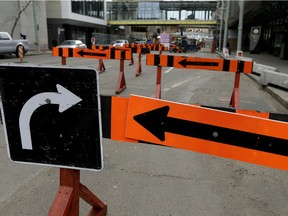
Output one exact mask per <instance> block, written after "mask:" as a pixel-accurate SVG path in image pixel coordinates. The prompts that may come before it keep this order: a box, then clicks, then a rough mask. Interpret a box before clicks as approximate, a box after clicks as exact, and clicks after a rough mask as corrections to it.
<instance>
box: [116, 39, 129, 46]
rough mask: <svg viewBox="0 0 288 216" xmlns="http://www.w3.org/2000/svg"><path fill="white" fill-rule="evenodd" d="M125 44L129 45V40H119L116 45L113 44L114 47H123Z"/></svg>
mask: <svg viewBox="0 0 288 216" xmlns="http://www.w3.org/2000/svg"><path fill="white" fill-rule="evenodd" d="M124 44H129V42H128V40H117V41H115V43H114V44H113V46H114V47H117V46H118V47H119V46H120V47H123V46H124Z"/></svg>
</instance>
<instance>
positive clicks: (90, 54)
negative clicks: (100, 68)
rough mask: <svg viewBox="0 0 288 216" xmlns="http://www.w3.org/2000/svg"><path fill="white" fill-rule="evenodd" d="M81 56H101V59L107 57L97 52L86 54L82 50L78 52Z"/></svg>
mask: <svg viewBox="0 0 288 216" xmlns="http://www.w3.org/2000/svg"><path fill="white" fill-rule="evenodd" d="M78 54H79V55H81V56H82V57H83V56H101V57H106V56H107V55H106V53H95V52H85V51H84V50H80V51H79V52H78Z"/></svg>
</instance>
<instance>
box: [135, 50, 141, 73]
mask: <svg viewBox="0 0 288 216" xmlns="http://www.w3.org/2000/svg"><path fill="white" fill-rule="evenodd" d="M141 74H142V68H141V53H139V54H138V65H137V69H136V76H137V77H138V76H140V75H141Z"/></svg>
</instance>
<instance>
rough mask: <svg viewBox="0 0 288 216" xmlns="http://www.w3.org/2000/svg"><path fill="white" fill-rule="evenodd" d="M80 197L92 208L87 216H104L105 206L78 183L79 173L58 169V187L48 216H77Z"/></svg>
mask: <svg viewBox="0 0 288 216" xmlns="http://www.w3.org/2000/svg"><path fill="white" fill-rule="evenodd" d="M80 197H81V198H82V199H83V200H85V201H86V202H87V203H88V204H90V205H91V206H92V210H91V211H90V212H89V214H88V215H89V216H105V215H106V214H107V205H106V204H105V203H103V202H102V201H101V200H100V199H99V198H98V197H97V196H95V195H94V194H93V193H92V192H91V191H90V190H89V189H88V188H86V187H85V186H84V185H82V184H81V183H80V171H79V170H73V169H64V168H60V186H59V188H58V191H57V194H56V197H55V199H54V201H53V204H52V206H51V208H50V210H49V213H48V216H56V215H57V216H79V203H80V202H79V201H80Z"/></svg>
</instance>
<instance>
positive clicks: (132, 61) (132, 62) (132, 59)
mask: <svg viewBox="0 0 288 216" xmlns="http://www.w3.org/2000/svg"><path fill="white" fill-rule="evenodd" d="M131 65H134V58H133V53H132V57H131V61H130V64H129V66H131Z"/></svg>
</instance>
